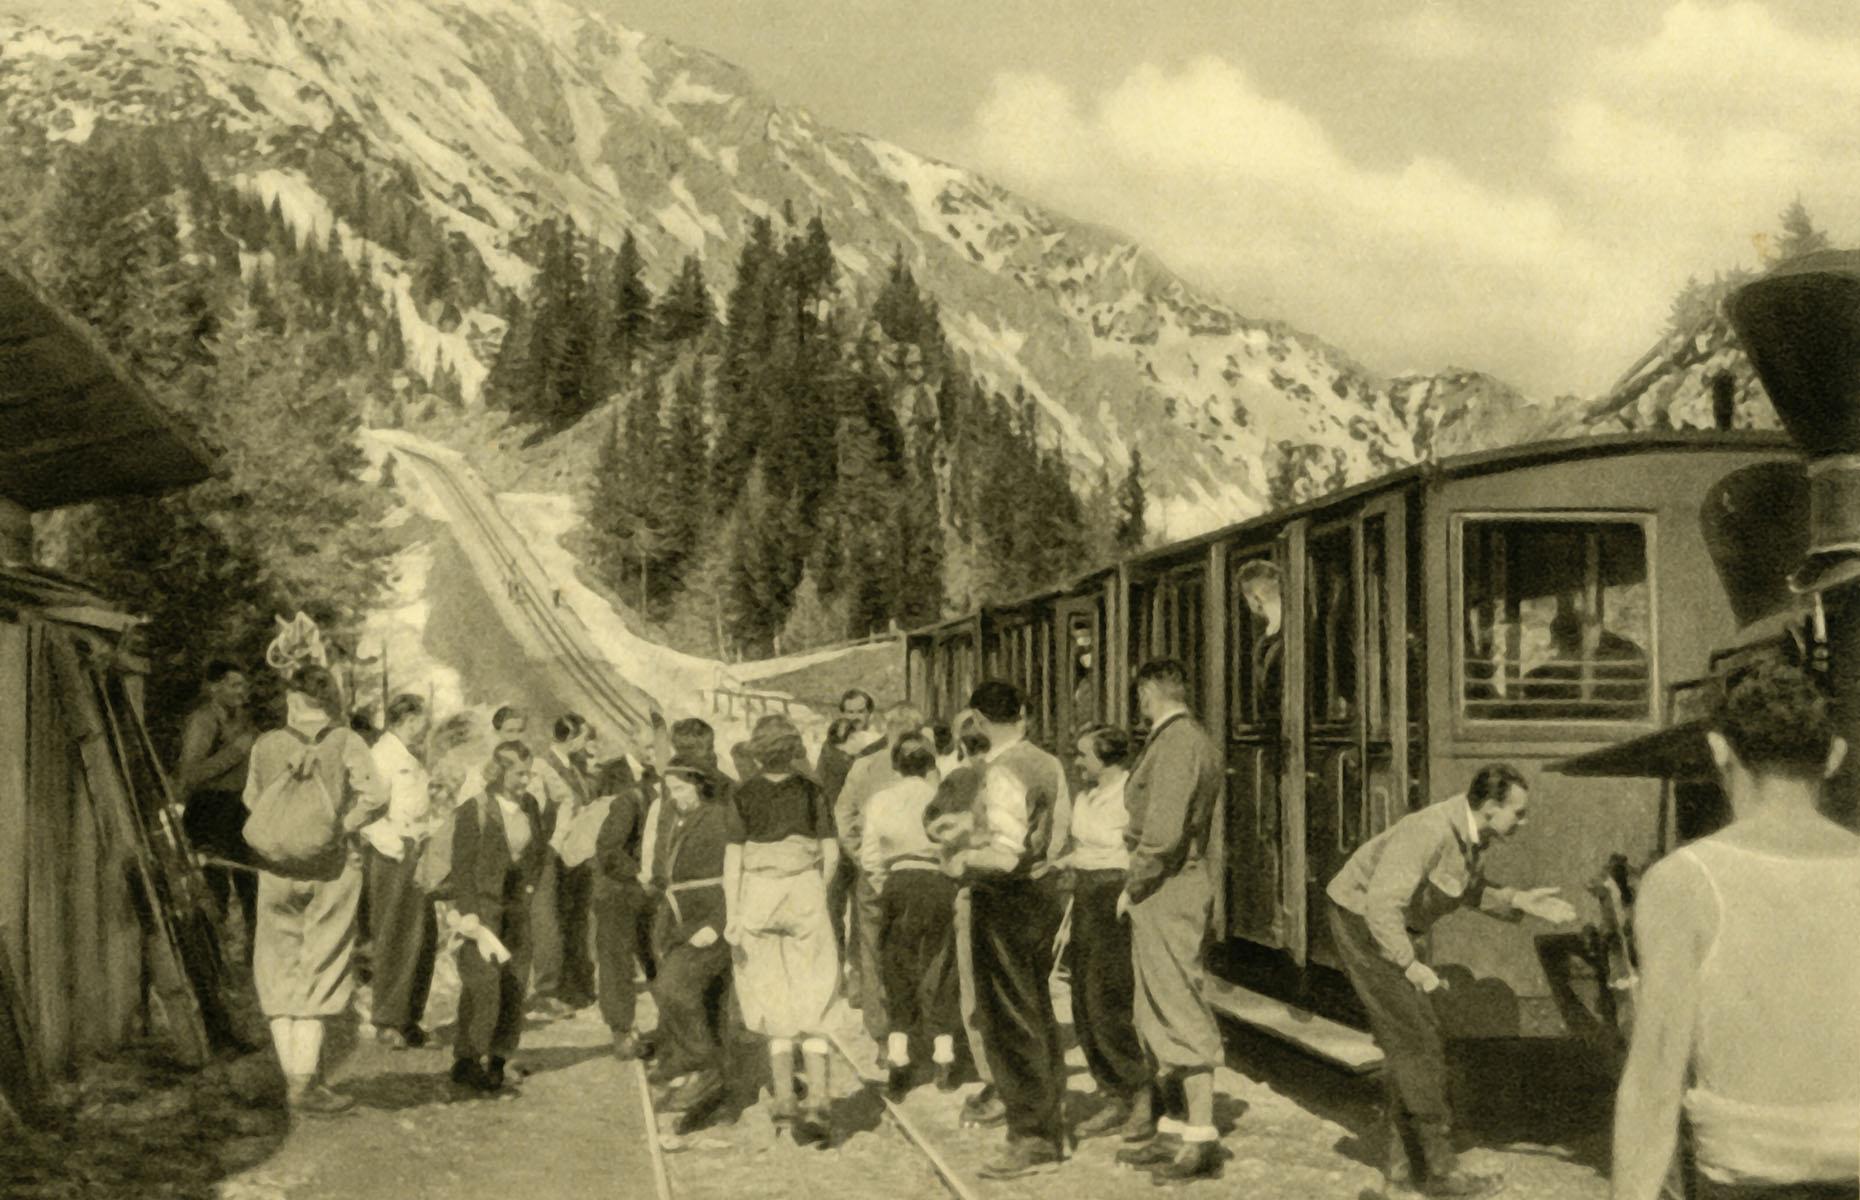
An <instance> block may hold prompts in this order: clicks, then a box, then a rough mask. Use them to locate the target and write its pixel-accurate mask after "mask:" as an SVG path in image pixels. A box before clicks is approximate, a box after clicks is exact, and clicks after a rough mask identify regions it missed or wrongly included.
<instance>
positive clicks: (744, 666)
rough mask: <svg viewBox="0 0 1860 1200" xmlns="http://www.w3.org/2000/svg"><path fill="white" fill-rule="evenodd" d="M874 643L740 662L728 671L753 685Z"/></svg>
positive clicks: (831, 647)
mask: <svg viewBox="0 0 1860 1200" xmlns="http://www.w3.org/2000/svg"><path fill="white" fill-rule="evenodd" d="M873 645H874V643H866V644H864V645H859V646H829V647H827V648H826V649H824V650H809V651H805V652H803V653H800V654H788V655H784V656H782V657H781V658H763V659H757V660H756V661H755V662H740V663H736V664H735V665H733V666H732V667H731V668H730V671H731V672H732V673H733V674H734V675H735V676H736V677H737V678H738V679H741V680H744V681H746V682H750V683H753V682H755V681H756V680H758V679H770V678H773V677H774V676H776V675H786V674H788V673H789V672H790V671H800V670H805V669H806V668H808V667H813V666H818V665H819V664H821V663H829V662H832V661H833V660H834V659H837V658H844V657H846V656H847V655H848V654H855V653H858V652H859V651H862V650H870V649H871V648H872V646H873Z"/></svg>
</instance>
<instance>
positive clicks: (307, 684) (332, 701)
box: [285, 663, 348, 721]
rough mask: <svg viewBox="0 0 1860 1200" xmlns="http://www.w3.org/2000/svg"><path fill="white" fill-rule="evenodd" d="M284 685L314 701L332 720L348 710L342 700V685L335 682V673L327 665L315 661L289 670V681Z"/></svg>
mask: <svg viewBox="0 0 1860 1200" xmlns="http://www.w3.org/2000/svg"><path fill="white" fill-rule="evenodd" d="M285 687H286V688H288V689H289V690H290V691H293V692H296V693H297V694H298V695H300V696H302V697H303V698H304V699H306V700H309V701H311V702H312V703H314V704H315V705H316V706H317V707H318V708H320V709H322V710H323V715H324V716H326V717H328V718H329V719H330V720H332V721H334V720H337V719H338V718H340V717H341V716H342V714H343V713H345V712H347V711H348V706H347V705H346V704H344V703H343V700H342V685H341V684H339V683H337V682H336V676H335V674H334V673H332V672H331V671H330V669H329V668H328V667H319V666H317V665H316V664H315V663H310V664H309V665H307V666H302V667H298V668H297V669H296V670H295V671H293V672H291V678H290V682H289V683H287V684H285Z"/></svg>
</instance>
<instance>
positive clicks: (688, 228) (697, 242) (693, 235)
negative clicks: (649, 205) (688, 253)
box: [652, 204, 704, 254]
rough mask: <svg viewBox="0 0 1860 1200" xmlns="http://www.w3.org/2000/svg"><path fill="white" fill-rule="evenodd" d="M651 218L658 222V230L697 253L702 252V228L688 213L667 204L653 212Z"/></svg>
mask: <svg viewBox="0 0 1860 1200" xmlns="http://www.w3.org/2000/svg"><path fill="white" fill-rule="evenodd" d="M652 215H653V218H654V219H655V220H657V221H658V222H659V228H661V229H663V230H665V232H667V233H669V234H671V235H672V236H673V237H675V238H677V239H678V240H679V241H681V242H683V243H684V244H685V245H687V246H689V247H690V248H691V249H692V250H693V251H695V252H697V253H700V254H701V253H703V251H704V227H703V226H702V225H699V224H698V223H697V220H696V219H695V218H694V217H692V215H691V214H690V213H689V212H686V211H685V210H684V209H683V208H680V207H678V206H677V205H672V204H668V205H666V206H665V207H664V208H661V209H657V210H655V211H654V212H653V214H652Z"/></svg>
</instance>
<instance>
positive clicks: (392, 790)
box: [371, 733, 432, 840]
mask: <svg viewBox="0 0 1860 1200" xmlns="http://www.w3.org/2000/svg"><path fill="white" fill-rule="evenodd" d="M371 753H372V754H373V755H374V760H375V773H376V774H378V775H380V776H381V782H382V783H383V784H384V785H386V787H387V793H388V806H387V815H386V816H384V817H382V818H381V820H380V821H379V822H377V824H381V825H385V826H386V827H387V828H386V830H385V832H387V833H388V834H389V835H390V836H393V837H405V838H413V839H416V840H418V839H419V838H422V837H425V836H427V835H428V834H430V833H431V832H432V831H431V830H430V829H428V828H426V825H427V824H428V823H429V820H430V818H431V816H432V797H431V796H429V795H428V794H427V790H426V789H427V774H426V767H425V766H424V765H423V764H422V763H421V762H420V760H419V759H417V758H415V757H414V756H413V751H411V750H409V749H407V743H405V742H403V741H401V740H400V736H399V735H398V734H395V733H384V734H382V735H381V739H380V740H379V741H377V742H376V743H375V745H374V749H373V751H372V752H371Z"/></svg>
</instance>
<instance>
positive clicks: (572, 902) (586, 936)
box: [555, 862, 596, 1004]
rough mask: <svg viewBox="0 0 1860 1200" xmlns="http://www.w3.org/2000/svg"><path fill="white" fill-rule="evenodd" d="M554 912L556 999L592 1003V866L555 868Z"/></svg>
mask: <svg viewBox="0 0 1860 1200" xmlns="http://www.w3.org/2000/svg"><path fill="white" fill-rule="evenodd" d="M556 870H557V874H556V890H555V897H556V903H555V912H556V921H557V923H558V924H559V925H560V926H561V929H562V984H561V987H560V989H558V991H557V993H556V994H557V995H559V996H563V997H566V998H568V999H571V1000H573V1001H575V1002H576V1003H577V1004H589V1003H593V1001H594V996H595V992H594V877H595V874H596V872H595V869H594V864H593V863H592V862H585V863H582V864H581V865H580V866H578V867H567V866H563V865H562V864H561V863H557V864H556Z"/></svg>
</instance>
